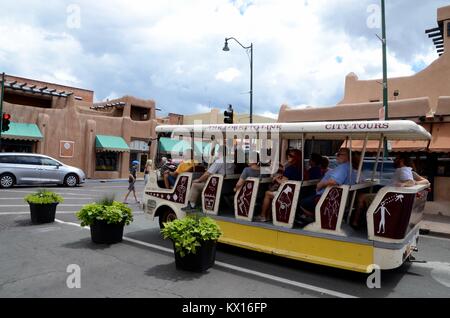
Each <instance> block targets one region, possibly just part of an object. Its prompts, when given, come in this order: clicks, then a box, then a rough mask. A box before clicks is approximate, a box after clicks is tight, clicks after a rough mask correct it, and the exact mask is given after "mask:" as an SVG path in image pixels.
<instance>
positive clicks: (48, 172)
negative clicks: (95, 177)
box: [0, 153, 86, 188]
mask: <svg viewBox="0 0 450 318" xmlns="http://www.w3.org/2000/svg"><path fill="white" fill-rule="evenodd" d="M85 181H86V175H85V174H84V172H83V170H81V169H78V168H75V167H71V166H68V165H65V164H63V163H62V162H59V161H58V160H56V159H53V158H51V157H48V156H44V155H38V154H27V153H0V187H2V188H10V187H12V186H13V185H19V184H50V183H52V184H63V185H65V186H68V187H75V186H77V185H78V184H80V183H84V182H85Z"/></svg>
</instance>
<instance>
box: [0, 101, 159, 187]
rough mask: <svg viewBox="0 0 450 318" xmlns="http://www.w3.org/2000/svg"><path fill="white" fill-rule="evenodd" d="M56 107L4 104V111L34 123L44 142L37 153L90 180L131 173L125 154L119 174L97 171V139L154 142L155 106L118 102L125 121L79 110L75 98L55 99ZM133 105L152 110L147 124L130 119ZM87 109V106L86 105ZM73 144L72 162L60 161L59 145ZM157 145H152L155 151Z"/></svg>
mask: <svg viewBox="0 0 450 318" xmlns="http://www.w3.org/2000/svg"><path fill="white" fill-rule="evenodd" d="M54 99H57V100H56V101H54V103H53V104H54V105H63V107H58V108H56V109H44V108H36V107H31V106H23V105H14V104H10V103H5V104H4V111H6V112H10V113H11V114H13V121H14V122H19V123H35V124H37V125H38V127H39V129H40V130H41V132H42V134H43V136H44V139H43V140H42V141H40V142H38V143H37V152H38V153H42V154H46V155H49V156H51V157H54V158H56V159H58V160H60V161H62V162H64V163H66V164H68V165H73V166H76V167H79V168H81V169H83V170H84V171H85V173H86V175H87V177H88V178H126V177H127V176H128V169H129V159H130V154H129V153H123V155H122V156H121V161H120V163H119V165H120V170H119V171H117V172H96V171H95V136H96V135H112V136H121V137H123V138H124V139H125V141H126V142H127V144H128V145H129V144H130V143H131V140H132V138H133V139H144V140H145V139H150V138H155V136H156V135H155V127H156V121H155V120H154V118H155V102H154V101H152V100H140V99H137V98H134V97H130V96H126V97H123V98H120V99H118V100H117V101H121V102H125V103H126V106H125V107H124V114H123V117H112V115H109V114H108V113H103V112H102V113H101V112H97V111H94V110H89V109H86V108H85V107H83V109H81V108H79V107H77V105H76V101H75V98H74V96H73V95H72V96H70V97H69V98H67V99H65V98H54ZM131 105H136V106H139V107H143V108H150V109H151V112H150V113H151V116H150V119H149V120H147V121H133V120H131V118H130V109H131ZM83 106H85V105H83ZM62 140H63V141H74V142H75V148H74V149H75V152H74V157H73V158H61V157H60V148H59V147H60V141H62ZM155 147H156V144H153V145H152V149H153V151H155Z"/></svg>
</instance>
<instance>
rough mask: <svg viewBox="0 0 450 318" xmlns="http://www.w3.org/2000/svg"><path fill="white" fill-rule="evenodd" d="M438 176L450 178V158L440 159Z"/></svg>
mask: <svg viewBox="0 0 450 318" xmlns="http://www.w3.org/2000/svg"><path fill="white" fill-rule="evenodd" d="M436 176H438V177H450V158H439V159H438V164H437V171H436Z"/></svg>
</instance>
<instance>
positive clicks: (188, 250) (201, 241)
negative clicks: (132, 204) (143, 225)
mask: <svg viewBox="0 0 450 318" xmlns="http://www.w3.org/2000/svg"><path fill="white" fill-rule="evenodd" d="M161 233H162V235H163V237H164V239H171V240H172V242H173V246H174V254H175V264H176V266H177V268H181V269H185V270H190V271H196V272H203V271H205V270H207V269H208V268H209V267H211V266H213V265H214V262H215V257H216V244H217V240H218V239H219V237H220V236H221V235H222V231H221V230H220V227H219V225H218V224H217V223H216V222H215V221H214V220H213V219H212V218H210V217H208V216H203V215H200V214H194V215H188V216H186V217H185V218H183V219H177V220H174V221H172V222H167V223H164V228H162V229H161Z"/></svg>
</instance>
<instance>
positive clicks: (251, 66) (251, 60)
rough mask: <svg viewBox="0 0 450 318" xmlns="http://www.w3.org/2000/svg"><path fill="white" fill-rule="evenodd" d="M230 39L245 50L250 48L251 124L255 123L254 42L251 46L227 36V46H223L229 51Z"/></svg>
mask: <svg viewBox="0 0 450 318" xmlns="http://www.w3.org/2000/svg"><path fill="white" fill-rule="evenodd" d="M229 40H234V41H236V42H237V43H238V44H239V45H240V46H242V48H244V49H245V50H250V124H251V123H253V43H251V44H250V46H244V45H242V44H241V42H239V41H238V40H237V39H235V38H233V37H231V38H225V46H224V47H223V50H224V51H225V52H228V51H229V50H230V48H229V47H228V41H229Z"/></svg>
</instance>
